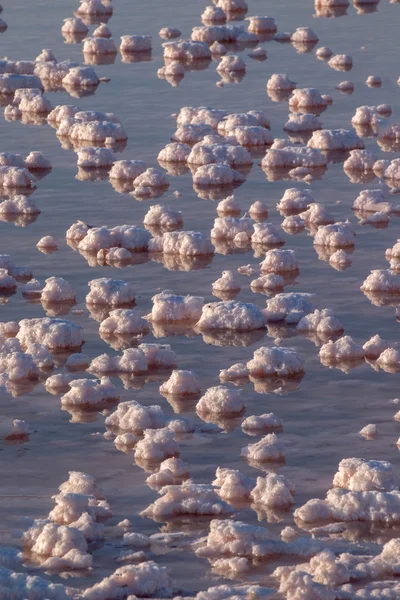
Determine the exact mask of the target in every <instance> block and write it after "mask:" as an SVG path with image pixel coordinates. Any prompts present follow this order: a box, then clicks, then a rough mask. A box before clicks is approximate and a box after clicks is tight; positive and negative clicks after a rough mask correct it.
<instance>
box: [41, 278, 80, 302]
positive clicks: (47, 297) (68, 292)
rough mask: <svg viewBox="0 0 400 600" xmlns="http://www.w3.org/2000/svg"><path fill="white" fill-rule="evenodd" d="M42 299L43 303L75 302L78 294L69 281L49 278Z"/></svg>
mask: <svg viewBox="0 0 400 600" xmlns="http://www.w3.org/2000/svg"><path fill="white" fill-rule="evenodd" d="M40 299H41V301H42V302H48V303H52V302H75V300H76V293H75V292H74V291H73V289H72V288H71V286H70V284H69V283H68V281H66V280H65V279H63V278H62V277H49V278H48V279H46V285H45V287H44V288H43V290H42V293H41V296H40Z"/></svg>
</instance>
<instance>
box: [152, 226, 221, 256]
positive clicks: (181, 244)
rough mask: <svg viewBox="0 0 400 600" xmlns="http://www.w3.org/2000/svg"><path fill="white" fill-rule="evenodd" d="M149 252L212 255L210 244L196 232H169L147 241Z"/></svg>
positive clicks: (212, 249) (212, 248) (212, 250)
mask: <svg viewBox="0 0 400 600" xmlns="http://www.w3.org/2000/svg"><path fill="white" fill-rule="evenodd" d="M149 252H162V253H165V254H179V255H182V256H202V255H207V254H214V247H213V245H212V244H211V242H210V241H209V240H208V239H207V238H206V237H205V236H204V235H203V234H202V233H199V232H197V231H171V232H166V233H163V235H162V236H160V237H157V238H153V239H151V240H150V241H149Z"/></svg>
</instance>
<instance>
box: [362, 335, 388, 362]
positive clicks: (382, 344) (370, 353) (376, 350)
mask: <svg viewBox="0 0 400 600" xmlns="http://www.w3.org/2000/svg"><path fill="white" fill-rule="evenodd" d="M390 346H391V344H390V342H387V341H386V340H383V339H382V338H381V337H380V335H378V334H377V335H374V336H373V337H372V338H370V339H369V340H368V341H367V342H365V344H364V345H363V349H364V353H365V358H369V359H371V360H376V359H377V358H379V356H380V355H381V354H382V352H383V351H384V350H386V349H387V348H390Z"/></svg>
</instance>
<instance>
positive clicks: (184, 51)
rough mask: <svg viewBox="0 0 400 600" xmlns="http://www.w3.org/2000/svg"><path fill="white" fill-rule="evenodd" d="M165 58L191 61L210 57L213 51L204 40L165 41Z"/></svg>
mask: <svg viewBox="0 0 400 600" xmlns="http://www.w3.org/2000/svg"><path fill="white" fill-rule="evenodd" d="M163 47H164V60H167V61H168V60H177V61H182V62H189V63H190V62H191V61H196V60H199V59H210V58H211V51H210V48H209V47H208V45H207V44H205V43H203V42H184V41H182V42H181V41H177V42H165V44H163Z"/></svg>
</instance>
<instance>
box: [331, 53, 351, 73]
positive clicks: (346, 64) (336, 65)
mask: <svg viewBox="0 0 400 600" xmlns="http://www.w3.org/2000/svg"><path fill="white" fill-rule="evenodd" d="M328 65H329V66H330V67H332V69H335V70H336V71H348V70H350V69H351V68H352V66H353V59H352V57H351V56H349V55H348V54H335V55H334V56H332V58H330V59H329V60H328Z"/></svg>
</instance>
